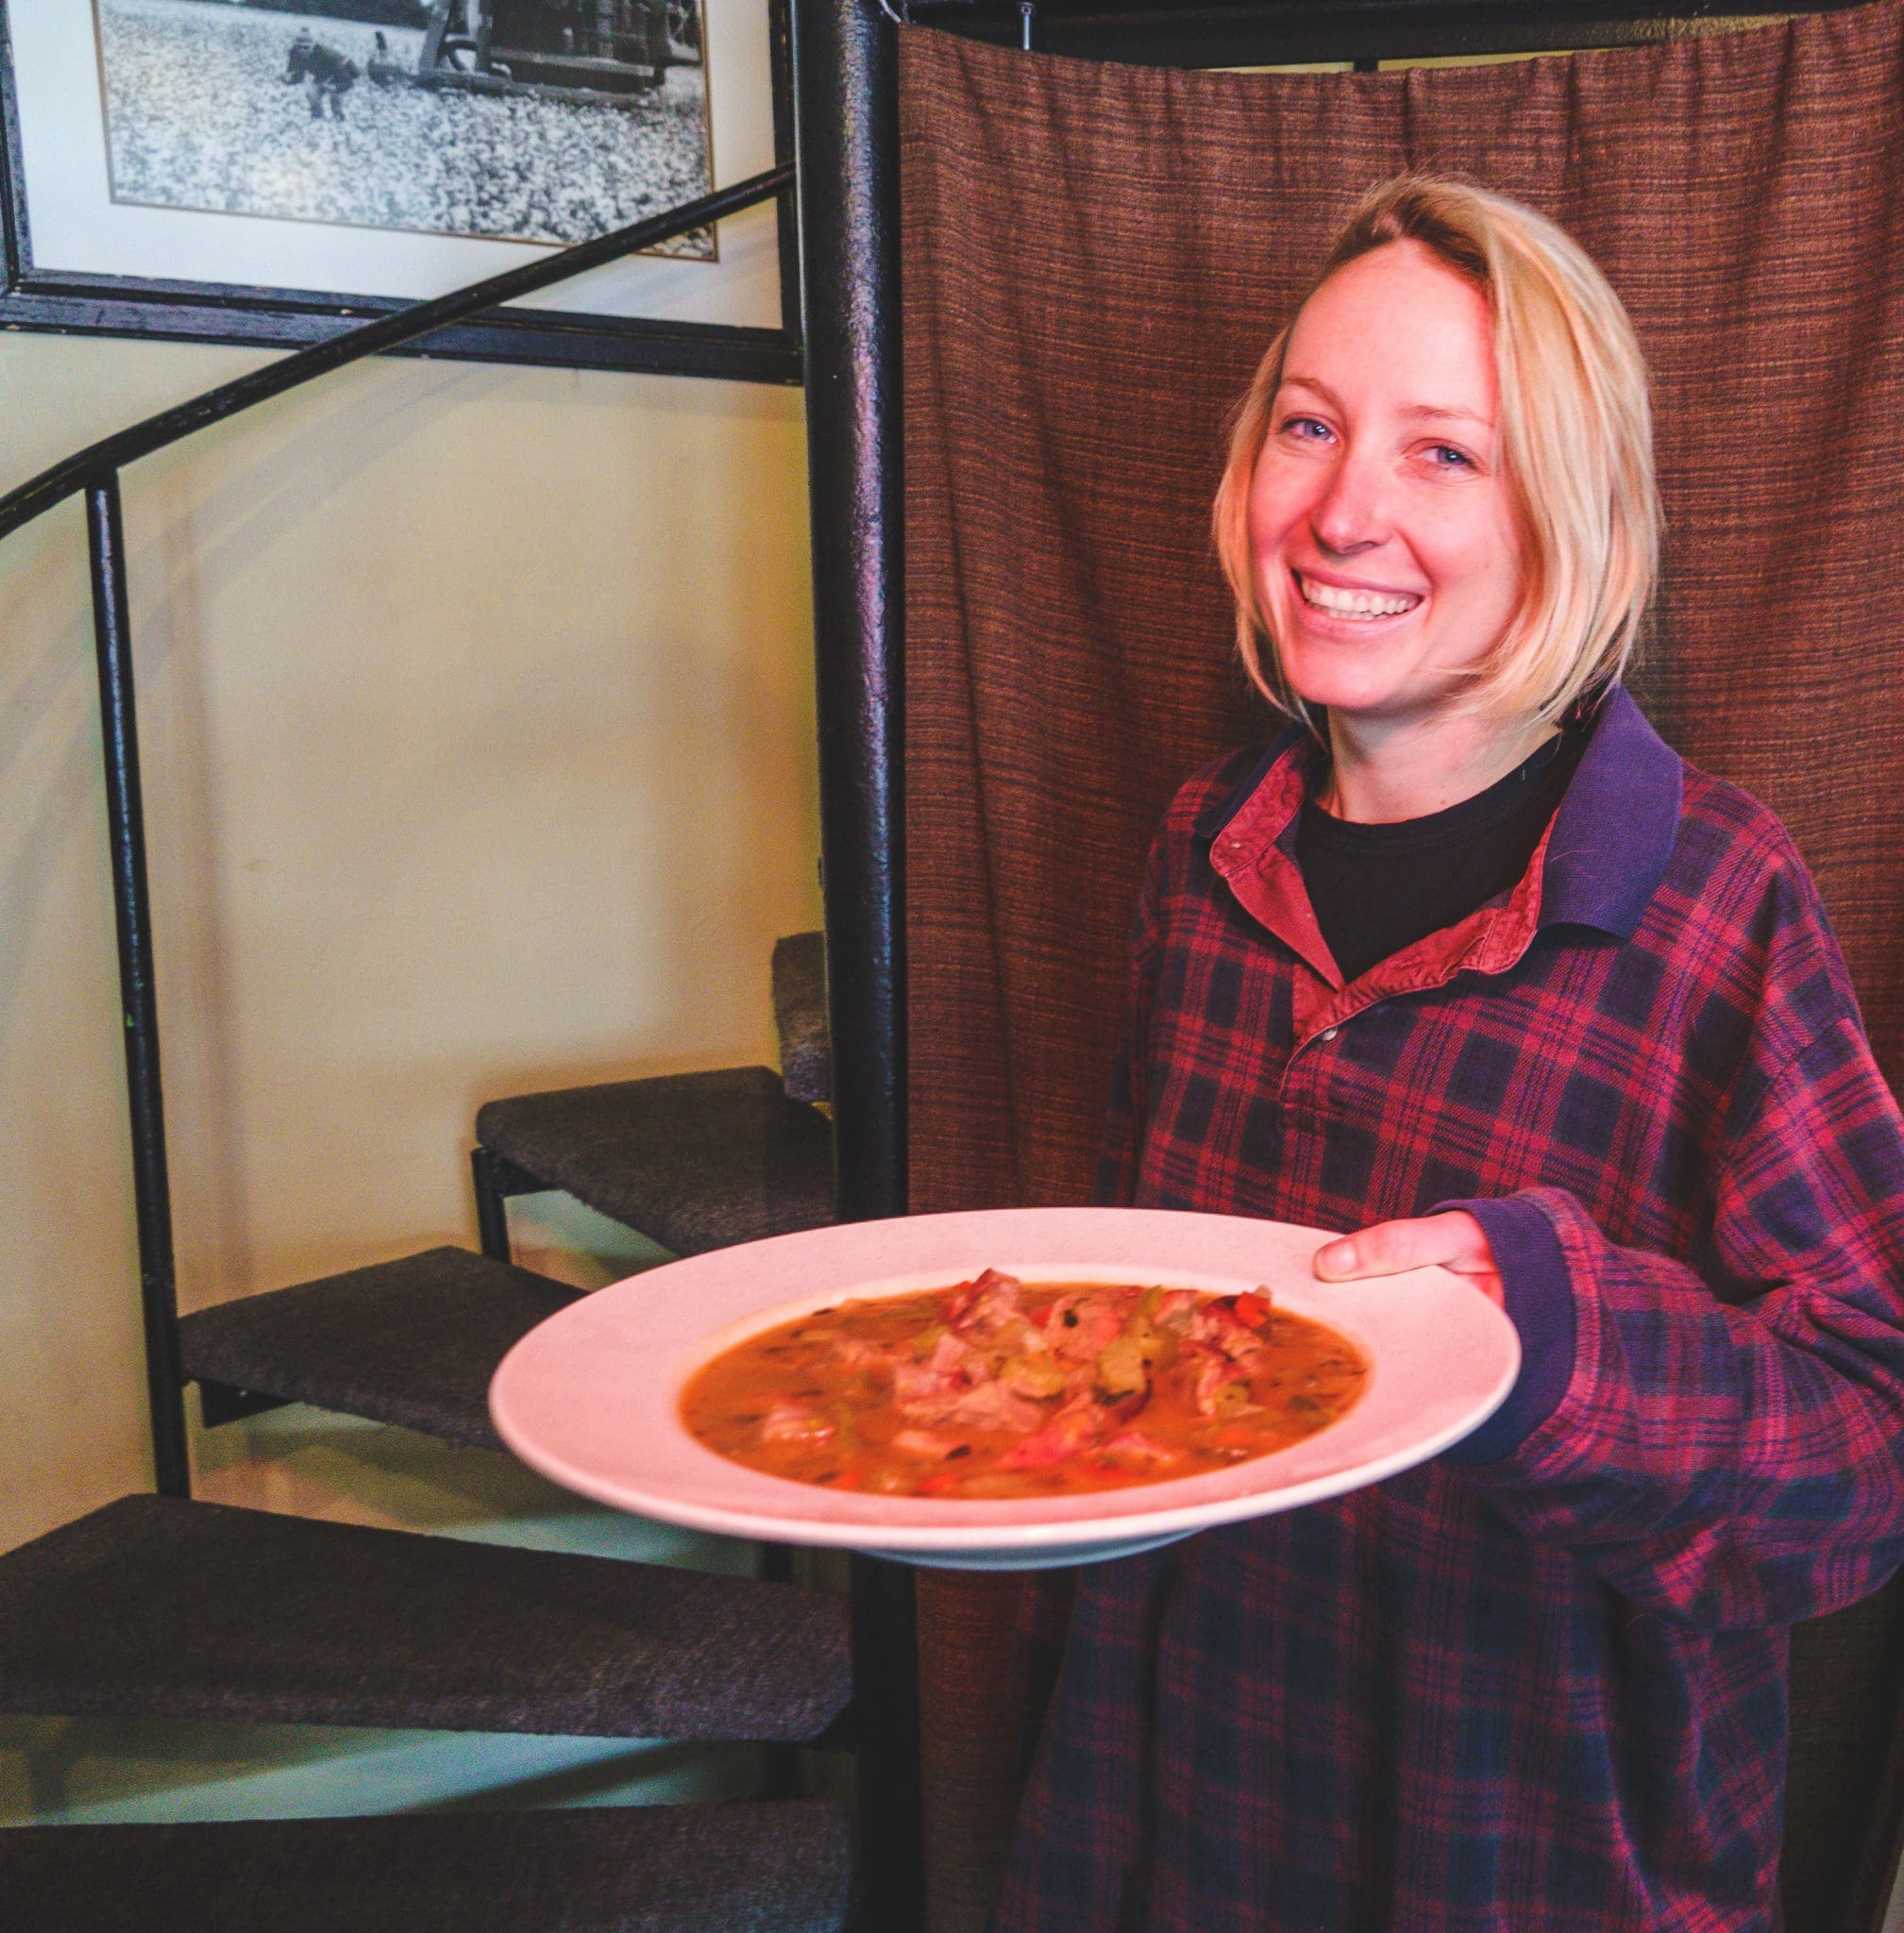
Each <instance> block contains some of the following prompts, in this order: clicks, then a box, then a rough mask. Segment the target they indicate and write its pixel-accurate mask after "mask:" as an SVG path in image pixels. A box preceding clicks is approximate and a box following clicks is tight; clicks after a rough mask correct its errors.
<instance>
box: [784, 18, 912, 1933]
mask: <svg viewBox="0 0 1904 1933" xmlns="http://www.w3.org/2000/svg"><path fill="white" fill-rule="evenodd" d="M898 54H899V50H898V45H897V37H896V35H895V32H894V28H893V25H892V21H891V19H890V17H889V16H888V15H886V14H885V12H883V11H882V10H881V9H880V8H878V7H877V6H875V5H873V4H871V0H794V92H795V109H796V147H797V152H798V155H799V160H800V169H799V179H800V295H801V333H802V338H803V341H804V345H805V358H806V410H807V479H808V487H809V492H810V497H811V508H812V520H813V521H812V528H813V590H814V622H815V631H816V651H817V681H818V704H819V766H820V853H821V866H822V868H823V872H824V880H825V897H826V934H827V967H828V982H829V989H828V994H829V1020H830V1025H831V1029H832V1036H833V1097H834V1153H835V1161H836V1183H835V1187H836V1193H837V1205H838V1210H839V1215H840V1219H842V1220H849V1221H851V1220H861V1219H869V1218H872V1217H877V1216H884V1215H900V1214H903V1213H904V1212H905V1207H906V1160H905V1132H906V1130H905V898H904V880H905V873H904V849H905V848H904V825H903V809H904V808H903V800H904V790H903V782H902V781H903V763H902V761H903V744H904V741H903V730H904V713H903V708H902V693H903V682H902V664H901V647H902V643H903V637H902V630H901V614H902V610H903V603H902V597H903V581H902V578H901V565H902V550H901V470H900V451H901V422H900V304H899V288H900V282H899V98H898V92H899V91H898ZM851 1591H852V1629H853V1707H854V1711H855V1713H856V1715H857V1719H858V1737H859V1846H860V1886H861V1896H860V1902H859V1910H858V1918H857V1924H858V1925H860V1926H862V1927H864V1928H865V1929H866V1933H918V1928H920V1927H921V1926H922V1925H924V1920H925V1880H924V1834H923V1826H922V1823H921V1811H920V1786H919V1758H918V1643H917V1638H916V1632H915V1615H916V1614H915V1606H914V1596H913V1586H912V1576H911V1573H910V1572H907V1571H904V1570H902V1569H901V1568H900V1567H898V1566H896V1565H891V1564H885V1563H881V1562H880V1561H878V1560H877V1559H875V1558H870V1557H855V1558H854V1559H853V1560H852V1581H851Z"/></svg>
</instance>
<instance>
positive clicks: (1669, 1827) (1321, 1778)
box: [997, 691, 1904, 1933]
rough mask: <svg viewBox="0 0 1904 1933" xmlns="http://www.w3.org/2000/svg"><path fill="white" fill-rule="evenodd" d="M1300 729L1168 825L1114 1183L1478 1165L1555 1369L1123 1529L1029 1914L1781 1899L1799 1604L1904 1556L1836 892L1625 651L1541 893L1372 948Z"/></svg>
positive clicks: (1531, 884)
mask: <svg viewBox="0 0 1904 1933" xmlns="http://www.w3.org/2000/svg"><path fill="white" fill-rule="evenodd" d="M1301 758H1302V754H1301V750H1300V747H1299V745H1298V744H1297V742H1296V741H1295V740H1294V739H1293V738H1290V739H1286V740H1285V741H1284V742H1283V743H1282V744H1281V745H1279V746H1277V747H1274V748H1271V750H1270V751H1269V752H1268V753H1267V754H1263V753H1245V754H1238V756H1236V757H1234V758H1232V759H1230V760H1227V761H1225V762H1224V763H1223V764H1222V765H1220V766H1218V767H1216V768H1213V769H1212V770H1210V771H1208V772H1206V773H1205V774H1203V775H1201V776H1200V777H1198V778H1197V779H1194V780H1192V781H1191V782H1190V783H1189V784H1188V785H1187V786H1186V787H1185V788H1184V790H1183V791H1182V793H1181V794H1180V795H1179V796H1178V798H1177V800H1176V803H1175V805H1174V806H1173V808H1172V810H1171V815H1170V817H1169V819H1168V821H1167V822H1166V824H1165V827H1164V829H1163V831H1162V832H1161V833H1160V834H1159V835H1158V839H1157V842H1156V845H1155V847H1154V850H1153V853H1152V859H1151V864H1150V867H1149V871H1148V874H1147V877H1146V881H1145V884H1144V888H1143V893H1142V898H1141V903H1140V907H1139V912H1138V917H1137V938H1136V946H1135V951H1134V967H1133V981H1132V994H1131V1000H1130V1005H1129V1018H1128V1027H1127V1036H1126V1043H1125V1052H1124V1055H1123V1058H1122V1064H1121V1066H1120V1070H1119V1074H1118V1078H1117V1082H1116V1090H1115V1095H1114V1100H1113V1104H1112V1113H1111V1126H1110V1133H1109V1136H1108V1142H1107V1151H1106V1154H1105V1160H1104V1170H1103V1176H1102V1188H1101V1192H1102V1195H1103V1198H1104V1199H1105V1200H1109V1201H1117V1202H1137V1203H1140V1204H1143V1205H1147V1206H1157V1207H1173V1208H1196V1209H1205V1210H1215V1211H1220V1212H1224V1213H1234V1214H1243V1215H1258V1216H1264V1217H1269V1218H1273V1219H1280V1220H1288V1221H1298V1222H1309V1223H1314V1224H1317V1225H1320V1226H1323V1227H1326V1228H1334V1229H1342V1230H1348V1229H1353V1228H1357V1227H1361V1226H1364V1225H1366V1224H1367V1223H1369V1222H1371V1221H1373V1220H1377V1219H1386V1218H1389V1217H1392V1216H1412V1215H1420V1214H1424V1213H1426V1212H1428V1211H1429V1210H1430V1209H1432V1208H1433V1207H1435V1206H1436V1205H1437V1204H1440V1203H1444V1202H1461V1203H1462V1204H1463V1205H1467V1206H1470V1207H1474V1209H1475V1211H1476V1212H1477V1213H1478V1214H1479V1215H1480V1216H1481V1218H1482V1219H1483V1222H1484V1225H1486V1226H1487V1227H1488V1229H1489V1233H1490V1235H1491V1237H1492V1239H1493V1242H1494V1246H1495V1252H1496V1256H1497V1259H1499V1260H1500V1261H1501V1263H1502V1268H1503V1275H1504V1280H1505V1285H1506V1288H1507V1293H1508V1308H1509V1313H1510V1314H1512V1315H1513V1316H1514V1318H1515V1320H1516V1322H1517V1325H1518V1326H1519V1327H1520V1329H1521V1331H1522V1335H1523V1339H1524V1343H1525V1346H1526V1352H1527V1366H1526V1368H1525V1370H1524V1373H1523V1377H1522V1382H1521V1385H1520V1386H1518V1387H1517V1388H1516V1390H1515V1392H1514V1394H1513V1396H1512V1397H1510V1398H1509V1402H1508V1407H1507V1409H1506V1411H1504V1412H1503V1415H1502V1416H1501V1417H1499V1418H1496V1419H1495V1420H1492V1421H1491V1422H1490V1423H1489V1424H1488V1425H1486V1426H1485V1427H1484V1429H1483V1431H1482V1432H1480V1433H1479V1434H1478V1435H1477V1437H1474V1438H1471V1439H1470V1441H1469V1443H1468V1444H1467V1445H1464V1446H1460V1447H1459V1448H1457V1450H1456V1451H1454V1452H1451V1453H1449V1454H1447V1455H1444V1456H1443V1457H1441V1458H1439V1459H1437V1460H1436V1461H1435V1462H1434V1463H1432V1464H1429V1465H1427V1466H1425V1467H1424V1468H1422V1469H1420V1470H1417V1471H1411V1472H1409V1473H1407V1474H1406V1475H1404V1476H1402V1477H1399V1478H1396V1479H1393V1480H1391V1481H1390V1482H1388V1483H1385V1484H1381V1485H1379V1486H1376V1487H1374V1488H1370V1489H1366V1490H1362V1491H1359V1492H1357V1493H1356V1494H1355V1495H1352V1496H1349V1497H1345V1498H1341V1499H1339V1500H1337V1501H1335V1502H1333V1503H1328V1504H1319V1505H1315V1506H1312V1507H1310V1508H1307V1509H1304V1510H1299V1511H1295V1512H1291V1513H1289V1514H1287V1515H1284V1516H1279V1517H1272V1518H1268V1519H1265V1520H1263V1521H1259V1522H1256V1523H1253V1524H1245V1525H1241V1526H1238V1527H1236V1528H1234V1529H1230V1530H1225V1531H1221V1532H1216V1533H1213V1534H1210V1535H1207V1536H1205V1537H1201V1538H1194V1539H1191V1540H1189V1541H1188V1542H1185V1543H1181V1544H1178V1545H1175V1546H1172V1547H1171V1548H1170V1549H1168V1550H1165V1551H1162V1552H1158V1553H1155V1554H1154V1555H1151V1556H1149V1557H1144V1558H1137V1559H1133V1560H1131V1561H1128V1562H1125V1563H1121V1564H1114V1565H1105V1566H1102V1567H1098V1568H1096V1569H1094V1570H1091V1571H1087V1572H1081V1573H1080V1574H1079V1577H1078V1581H1077V1589H1076V1600H1075V1605H1074V1608H1073V1611H1072V1615H1071V1619H1070V1630H1069V1635H1068V1637H1067V1639H1066V1640H1065V1649H1064V1654H1063V1659H1062V1664H1061V1666H1060V1667H1059V1669H1058V1677H1057V1684H1056V1690H1055V1693H1054V1696H1053V1702H1052V1706H1051V1709H1050V1714H1049V1717H1048V1720H1047V1723H1046V1726H1045V1731H1044V1735H1043V1738H1042V1740H1041V1742H1040V1745H1039V1750H1038V1755H1037V1758H1036V1763H1035V1766H1034V1769H1033V1777H1032V1782H1031V1787H1030V1790H1029V1793H1028V1796H1027V1800H1026V1805H1025V1809H1024V1812H1023V1814H1022V1816H1021V1819H1020V1824H1019V1835H1018V1839H1017V1842H1016V1844H1015V1847H1014V1852H1013V1857H1012V1860H1011V1865H1010V1870H1009V1873H1008V1875H1007V1882H1006V1887H1005V1892H1004V1897H1003V1904H1002V1906H1001V1908H1000V1912H999V1916H998V1921H997V1925H998V1928H999V1933H1137V1929H1148V1933H1245V1929H1247V1933H1296V1929H1303V1933H1312V1929H1323V1933H1377V1929H1381V1933H1442V1929H1446V1933H1547V1929H1552V1933H1563V1929H1564V1933H1583V1929H1589V1928H1591V1929H1592V1933H1615V1929H1629V1928H1630V1929H1632V1933H1669V1929H1671V1933H1677V1929H1685V1933H1693V1929H1697V1933H1707V1929H1727V1933H1745V1929H1770V1928H1773V1927H1775V1926H1776V1925H1777V1924H1778V1908H1777V1904H1776V1877H1777V1858H1778V1833H1779V1807H1780V1789H1781V1780H1782V1766H1783V1758H1784V1743H1785V1656H1786V1637H1785V1626H1786V1625H1787V1624H1788V1623H1789V1622H1793V1621H1794V1620H1796V1619H1800V1618H1805V1617H1810V1616H1812V1615H1815V1614H1817V1613H1819V1612H1822V1611H1826V1610H1828V1609H1831V1608H1833V1607H1835V1606H1837V1605H1843V1604H1845V1603H1847V1602H1849V1601H1850V1600H1851V1599H1853V1598H1856V1597H1857V1596H1859V1595H1861V1594H1862V1593H1863V1592H1865V1591H1867V1590H1869V1589H1872V1588H1875V1587H1876V1586H1877V1585H1879V1583H1881V1582H1882V1581H1883V1579H1884V1578H1885V1577H1886V1576H1887V1575H1888V1574H1889V1572H1891V1571H1892V1570H1893V1569H1895V1568H1896V1565H1897V1563H1898V1562H1899V1560H1900V1558H1904V1299H1900V1293H1899V1284H1900V1281H1904V1121H1900V1118H1899V1115H1898V1111H1897V1108H1896V1103H1895V1102H1894V1101H1893V1100H1892V1097H1891V1095H1890V1093H1889V1091H1888V1090H1887V1089H1886V1087H1885V1085H1884V1084H1883V1082H1882V1080H1881V1079H1880V1077H1879V1073H1878V1071H1877V1068H1876V1067H1875V1066H1874V1065H1873V1063H1872V1060H1871V1057H1870V1054H1869V1052H1868V1051H1867V1049H1866V1046H1865V1043H1864V1036H1863V1032H1862V1025H1861V1023H1860V1020H1859V1017H1858V1012H1857V1007H1856V1002H1855V1000H1854V998H1853V995H1852V992H1851V988H1850V985H1849V983H1848V981H1847V979H1846V977H1845V969H1844V966H1843V963H1842V961H1841V959H1840V957H1839V953H1838V950H1837V947H1836V945H1835V943H1834V942H1833V940H1832V938H1831V935H1830V933H1829V930H1828V925H1827V923H1826V919H1825V916H1824V913H1823V911H1822V909H1821V907H1820V906H1819V903H1818V900H1817V897H1816V894H1815V892H1814V890H1813V888H1812V885H1811V881H1810V879H1809V877H1808V876H1807V874H1806V871H1805V868H1804V866H1803V865H1802V863H1801V862H1800V861H1799V859H1798V857H1797V855H1796V852H1795V851H1794V849H1793V847H1792V845H1791V843H1790V841H1789V839H1788V838H1787V836H1786V834H1785V832H1784V831H1783V829H1782V827H1781V826H1780V825H1779V824H1778V821H1777V819H1775V818H1774V817H1773V815H1771V814H1770V813H1769V812H1767V811H1766V810H1765V809H1764V808H1763V807H1761V806H1760V805H1759V804H1757V803H1756V802H1755V801H1754V800H1752V799H1751V798H1748V797H1747V796H1745V795H1744V793H1742V792H1740V791H1738V790H1737V789H1736V788H1734V787H1731V786H1728V785H1725V784H1722V783H1720V782H1717V781H1715V780H1712V779H1710V778H1708V777H1706V776H1705V775H1703V774H1701V773H1699V772H1698V771H1696V770H1694V769H1693V768H1691V767H1689V766H1685V765H1682V764H1681V762H1680V761H1679V760H1678V759H1677V757H1676V756H1675V755H1674V754H1673V753H1672V752H1671V751H1669V750H1668V749H1667V748H1666V747H1665V746H1664V745H1663V744H1662V743H1661V742H1660V740H1659V738H1658V737H1657V736H1655V734H1654V733H1653V731H1651V728H1650V727H1648V726H1647V725H1646V723H1645V721H1644V720H1643V718H1642V717H1641V715H1640V714H1639V712H1638V710H1637V708H1636V707H1635V706H1634V705H1633V703H1632V701H1631V699H1630V698H1628V697H1627V696H1626V694H1625V693H1624V692H1622V691H1615V692H1614V693H1613V694H1612V696H1611V697H1610V698H1609V700H1608V702H1607V703H1606V704H1605V706H1603V708H1602V712H1601V715H1600V717H1599V719H1598V721H1597V722H1596V724H1595V726H1594V730H1593V738H1592V743H1591V744H1590V745H1589V747H1588V748H1587V751H1586V753H1585V755H1584V757H1583V758H1582V761H1581V764H1580V766H1579V769H1578V770H1577V771H1576V773H1575V777H1574V781H1573V782H1572V784H1571V786H1570V788H1569V791H1568V794H1567V797H1566V798H1565V800H1564V801H1563V802H1562V804H1561V806H1560V809H1559V812H1558V814H1557V815H1556V817H1555V821H1554V824H1553V826H1552V827H1551V828H1550V829H1549V832H1548V835H1547V838H1546V840H1545V842H1544V843H1543V845H1542V849H1541V850H1540V851H1539V852H1537V853H1536V855H1535V858H1534V861H1533V864H1532V866H1530V868H1529V872H1528V874H1527V877H1526V878H1525V880H1524V881H1523V882H1521V884H1520V885H1519V886H1518V887H1517V888H1516V889H1515V890H1514V892H1512V893H1511V894H1509V895H1507V896H1504V898H1503V899H1501V900H1500V901H1498V902H1496V903H1495V904H1493V905H1491V906H1489V907H1486V908H1483V909H1482V910H1481V911H1480V912H1479V913H1477V914H1476V915H1474V916H1473V917H1472V918H1471V919H1469V920H1467V921H1464V922H1462V924H1461V925H1460V926H1458V927H1457V928H1454V929H1451V930H1450V931H1449V932H1448V933H1440V934H1436V935H1433V936H1432V937H1431V938H1430V939H1429V940H1427V941H1424V942H1423V944H1422V945H1421V946H1420V947H1417V948H1413V949H1410V950H1408V951H1407V953H1405V954H1402V955H1399V956H1397V957H1396V958H1395V959H1394V960H1391V961H1388V962H1384V963H1383V964H1382V965H1381V966H1380V967H1376V968H1375V969H1373V971H1372V972H1371V973H1370V974H1368V975H1366V976H1364V978H1363V979H1362V980H1361V981H1359V982H1357V983H1354V984H1353V985H1350V986H1348V987H1343V986H1342V985H1341V984H1340V976H1338V975H1337V974H1336V972H1335V968H1334V965H1333V962H1331V961H1330V960H1329V959H1328V956H1327V951H1326V949H1325V948H1323V947H1322V945H1321V941H1320V937H1319V936H1317V935H1315V934H1314V933H1313V927H1314V921H1313V917H1312V916H1310V915H1309V912H1308V908H1307V903H1306V899H1305V898H1304V896H1303V894H1302V889H1301V882H1300V876H1299V874H1297V873H1296V872H1295V869H1294V862H1293V857H1292V853H1291V843H1292V832H1293V815H1294V811H1295V807H1296V805H1297V804H1298V803H1299V801H1300V798H1301V795H1302V778H1301ZM1044 1608H1045V1607H1044V1606H1042V1605H1040V1604H1038V1603H1036V1602H1035V1603H1034V1604H1033V1605H1032V1607H1031V1619H1030V1627H1031V1628H1036V1625H1037V1623H1038V1621H1039V1618H1040V1616H1041V1615H1042V1613H1043V1610H1044Z"/></svg>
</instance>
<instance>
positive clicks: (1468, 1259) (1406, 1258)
mask: <svg viewBox="0 0 1904 1933" xmlns="http://www.w3.org/2000/svg"><path fill="white" fill-rule="evenodd" d="M1436 1266H1439V1267H1441V1268H1443V1269H1463V1270H1476V1269H1491V1268H1492V1266H1493V1254H1492V1252H1491V1250H1490V1249H1489V1247H1488V1237H1487V1235H1485V1234H1484V1233H1483V1232H1482V1229H1481V1224H1480V1223H1479V1222H1478V1221H1476V1220H1475V1219H1474V1217H1473V1216H1472V1215H1467V1214H1463V1213H1461V1212H1460V1211H1459V1210H1456V1211H1453V1212H1451V1213H1449V1214H1446V1215H1424V1216H1420V1217H1418V1218H1416V1219H1413V1220H1407V1221H1378V1222H1376V1223H1375V1225H1374V1226H1373V1228H1364V1229H1360V1230H1358V1231H1357V1232H1356V1234H1355V1235H1348V1236H1345V1237H1344V1238H1343V1239H1342V1240H1340V1241H1334V1242H1326V1243H1324V1244H1323V1247H1322V1248H1320V1249H1318V1250H1317V1251H1316V1255H1315V1263H1314V1267H1315V1271H1316V1275H1317V1277H1318V1279H1319V1280H1321V1281H1323V1282H1356V1281H1359V1280H1361V1279H1363V1278H1364V1277H1367V1276H1371V1275H1400V1274H1401V1273H1402V1272H1403V1271H1404V1270H1405V1269H1427V1268H1432V1267H1436Z"/></svg>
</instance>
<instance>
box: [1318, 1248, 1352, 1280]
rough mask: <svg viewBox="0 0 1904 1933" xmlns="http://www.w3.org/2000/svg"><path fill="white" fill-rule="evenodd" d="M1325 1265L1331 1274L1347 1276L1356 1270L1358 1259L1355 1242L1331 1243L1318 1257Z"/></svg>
mask: <svg viewBox="0 0 1904 1933" xmlns="http://www.w3.org/2000/svg"><path fill="white" fill-rule="evenodd" d="M1316 1260H1317V1261H1318V1262H1322V1263H1325V1264H1326V1265H1327V1266H1328V1268H1329V1269H1330V1271H1331V1273H1333V1274H1338V1275H1346V1274H1348V1273H1349V1271H1350V1270H1351V1269H1354V1268H1355V1266H1356V1260H1357V1257H1356V1245H1355V1243H1354V1242H1330V1243H1329V1244H1328V1246H1327V1247H1326V1248H1324V1249H1323V1251H1322V1252H1320V1253H1319V1254H1318V1255H1317V1257H1316Z"/></svg>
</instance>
